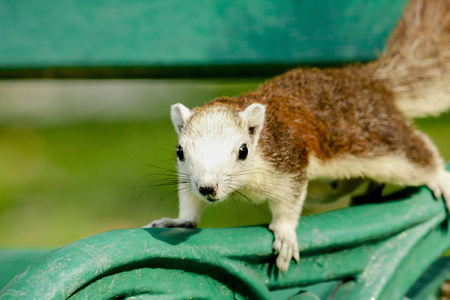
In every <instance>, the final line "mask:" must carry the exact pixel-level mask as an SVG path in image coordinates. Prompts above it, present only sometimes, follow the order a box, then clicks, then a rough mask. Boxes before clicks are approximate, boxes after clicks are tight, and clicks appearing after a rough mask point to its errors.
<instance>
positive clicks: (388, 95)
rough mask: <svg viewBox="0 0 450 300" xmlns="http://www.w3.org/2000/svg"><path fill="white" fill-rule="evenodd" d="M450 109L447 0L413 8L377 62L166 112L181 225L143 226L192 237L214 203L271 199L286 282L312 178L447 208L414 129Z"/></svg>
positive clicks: (431, 158)
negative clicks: (397, 191) (367, 183)
mask: <svg viewBox="0 0 450 300" xmlns="http://www.w3.org/2000/svg"><path fill="white" fill-rule="evenodd" d="M449 107H450V0H413V1H412V2H411V3H410V4H409V6H408V7H407V9H406V10H405V12H404V15H403V17H402V19H401V20H400V21H399V23H398V25H397V27H396V29H395V30H394V32H393V34H392V35H391V37H390V39H389V41H388V44H387V47H386V49H385V51H384V52H383V53H381V54H380V56H379V57H378V59H377V60H376V61H372V62H369V63H366V64H361V63H359V64H353V65H347V66H343V67H340V68H321V69H319V68H314V67H308V68H297V69H293V70H290V71H288V72H286V73H284V74H282V75H279V76H277V77H274V78H272V79H270V80H267V81H266V82H264V83H263V84H262V85H260V86H259V87H258V88H257V89H256V90H255V91H252V92H248V93H244V94H242V95H240V96H237V97H233V98H231V97H220V98H217V99H213V100H211V101H210V102H207V103H206V104H204V105H202V106H200V107H196V108H194V109H192V110H190V109H188V108H187V107H185V106H184V105H182V104H180V103H178V104H175V105H173V106H172V107H171V119H172V122H173V125H174V127H175V130H176V132H177V134H178V138H179V144H178V147H177V149H176V154H177V169H178V192H179V208H180V212H179V217H178V218H176V219H169V218H163V219H161V220H156V221H153V222H152V223H150V224H148V225H147V226H145V227H190V228H195V227H196V226H197V224H198V223H199V220H200V217H201V214H202V212H203V210H204V208H205V207H206V206H207V205H208V204H209V203H213V202H219V201H225V200H226V199H227V197H228V196H230V195H240V196H241V197H243V198H245V199H247V200H249V201H251V202H253V203H261V202H262V201H265V200H267V201H268V202H269V208H270V210H271V213H272V220H271V223H270V225H269V229H270V230H271V231H272V232H273V234H274V242H273V250H274V252H275V254H277V258H276V265H277V267H278V269H279V270H281V271H282V272H283V273H285V272H286V271H287V270H288V267H289V264H290V263H291V260H292V259H294V260H295V261H296V262H298V261H299V249H298V242H297V236H296V227H297V225H298V220H299V218H300V214H301V211H302V207H303V204H304V201H305V196H306V193H307V187H308V181H309V180H341V179H344V180H345V179H354V178H367V179H370V180H372V181H375V182H377V183H393V184H396V185H401V186H420V185H426V186H428V188H429V189H430V190H431V191H432V193H433V195H434V197H435V198H440V197H441V196H443V197H444V199H445V202H446V205H447V207H448V208H450V173H448V172H446V171H445V167H444V161H443V159H442V158H441V157H440V155H439V153H438V151H437V149H436V147H435V146H434V145H433V143H432V142H431V141H430V139H429V138H428V137H427V136H426V135H425V134H424V133H422V132H420V131H418V130H417V129H415V128H414V126H413V125H412V121H411V118H413V117H423V116H430V115H437V114H439V113H441V112H444V111H445V110H447V109H448V108H449Z"/></svg>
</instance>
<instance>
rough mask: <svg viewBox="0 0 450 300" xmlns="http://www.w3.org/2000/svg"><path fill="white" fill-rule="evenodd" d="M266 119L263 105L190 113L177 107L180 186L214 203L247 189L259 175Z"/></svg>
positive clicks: (174, 112)
mask: <svg viewBox="0 0 450 300" xmlns="http://www.w3.org/2000/svg"><path fill="white" fill-rule="evenodd" d="M264 116H265V106H264V105H262V104H259V103H255V104H252V105H250V106H248V107H247V108H246V109H245V110H244V111H235V110H232V109H230V108H228V107H227V106H224V105H213V106H208V107H205V108H201V109H194V110H192V111H190V110H189V109H188V108H186V107H185V106H184V105H182V104H175V105H173V106H172V111H171V117H172V122H173V124H174V126H175V129H176V131H177V133H178V138H179V145H178V147H177V150H176V153H177V160H178V163H177V166H178V172H179V173H178V176H179V182H180V184H182V185H185V186H184V188H185V189H189V190H190V191H192V192H193V193H194V194H195V195H197V196H198V197H199V198H201V199H204V200H206V201H209V202H216V201H220V200H223V199H225V198H226V197H227V196H228V195H229V194H230V193H233V192H236V191H238V190H239V189H240V188H241V187H245V185H246V182H247V181H248V180H250V179H251V176H252V174H251V173H253V172H255V170H254V168H255V159H256V158H257V157H256V156H257V155H258V150H257V143H258V138H259V135H260V133H261V130H262V127H263V125H264ZM252 171H253V172H252Z"/></svg>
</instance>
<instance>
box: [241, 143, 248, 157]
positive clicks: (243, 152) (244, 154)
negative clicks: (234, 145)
mask: <svg viewBox="0 0 450 300" xmlns="http://www.w3.org/2000/svg"><path fill="white" fill-rule="evenodd" d="M247 155H248V148H247V144H243V145H242V146H241V147H240V148H239V159H240V160H244V159H246V158H247Z"/></svg>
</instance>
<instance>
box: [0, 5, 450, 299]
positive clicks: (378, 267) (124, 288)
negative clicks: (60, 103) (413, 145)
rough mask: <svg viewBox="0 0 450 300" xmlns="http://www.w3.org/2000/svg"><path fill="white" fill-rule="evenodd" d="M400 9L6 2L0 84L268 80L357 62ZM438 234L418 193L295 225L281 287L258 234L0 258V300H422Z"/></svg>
mask: <svg viewBox="0 0 450 300" xmlns="http://www.w3.org/2000/svg"><path fill="white" fill-rule="evenodd" d="M406 2H407V1H406V0H405V1H389V0H382V1H376V2H375V1H362V0H343V1H334V2H331V1H327V2H324V3H322V2H320V1H315V2H313V1H287V2H274V1H268V0H264V1H245V2H243V1H225V0H223V1H218V0H215V1H207V0H199V1H195V2H190V3H189V4H187V2H186V3H184V2H179V1H174V0H166V1H147V2H146V1H138V0H131V1H124V0H118V1H114V2H110V1H104V0H103V1H94V2H89V3H87V2H86V3H83V4H81V3H79V2H76V1H43V0H32V1H27V2H26V3H25V2H20V1H7V0H5V1H1V2H0V36H2V43H0V78H9V79H11V78H49V77H50V78H185V77H189V78H193V77H211V76H214V77H220V76H235V77H243V76H272V75H275V74H278V73H280V72H282V71H284V70H287V69H289V68H291V67H293V66H296V65H298V64H309V65H333V64H341V63H347V62H354V61H369V60H372V59H374V58H375V57H376V54H377V53H378V52H380V51H381V50H382V48H383V45H384V42H385V40H386V38H387V36H388V35H389V32H391V30H392V28H393V27H394V26H395V23H396V22H397V20H398V19H399V17H400V15H401V12H402V8H403V5H404V4H405V3H406ZM386 7H389V9H386ZM381 200H383V202H382V203H381ZM400 212H401V213H400ZM449 225H450V224H449V219H448V214H447V212H446V209H445V206H444V204H443V201H442V200H439V201H436V200H434V199H433V198H432V196H431V193H430V192H429V191H428V190H427V189H426V188H420V189H416V188H410V189H406V190H404V191H402V192H400V193H397V194H395V195H393V196H390V197H389V199H380V203H369V204H364V205H359V206H355V207H351V208H346V209H343V210H338V211H332V212H328V213H324V214H320V215H318V216H307V217H304V218H302V219H301V224H300V226H299V229H298V237H299V245H300V249H301V260H300V263H299V264H294V263H292V265H291V266H290V269H289V272H288V273H287V274H286V275H282V274H279V273H278V272H277V270H276V269H275V267H274V256H273V253H272V249H271V245H272V240H273V236H272V234H271V233H270V231H269V230H268V229H267V228H266V227H264V226H255V227H240V228H224V229H195V230H190V229H130V230H120V231H112V232H106V233H102V234H99V235H96V236H93V237H89V238H86V239H82V240H80V241H77V242H75V243H72V244H70V245H67V246H65V247H62V248H60V249H57V250H55V251H53V252H50V253H47V254H45V255H44V256H42V257H41V258H39V259H38V257H40V256H41V254H44V252H46V251H31V252H30V251H22V250H17V251H6V252H5V251H3V252H1V253H0V262H1V265H2V266H3V268H0V276H2V278H7V279H8V281H9V279H10V278H12V277H13V276H14V275H16V274H18V275H17V276H16V277H15V278H14V279H13V280H12V281H11V282H10V283H9V284H8V285H6V287H4V288H3V290H2V291H1V292H0V299H68V298H70V299H85V298H89V299H128V298H129V299H150V298H152V299H153V298H155V299H189V298H193V299H212V298H215V299H227V298H230V299H245V298H250V299H288V298H290V297H291V299H318V298H320V299H402V298H403V296H404V295H405V294H407V295H408V297H409V298H412V299H430V298H429V297H433V296H435V295H436V291H437V288H438V286H439V285H440V284H441V283H442V282H443V281H444V280H445V279H446V276H447V274H448V272H449V271H450V265H449V263H448V260H443V261H440V262H439V263H438V264H437V265H432V263H433V262H434V261H436V259H438V258H439V257H440V256H441V255H442V253H443V252H445V250H446V249H448V248H450V236H449V235H450V233H449V230H448V227H449ZM28 263H31V265H29V266H28V267H27V268H26V269H25V271H23V272H21V271H22V270H21V269H22V268H24V267H25V266H26V265H27V264H28ZM430 265H432V268H433V269H432V270H431V271H430V272H432V276H431V277H430V278H428V279H426V278H425V279H423V278H424V277H423V276H422V279H423V281H421V282H420V283H419V284H416V285H414V283H415V282H416V281H417V279H418V278H419V277H420V276H421V274H422V273H423V272H424V270H425V269H427V267H429V266H430ZM5 281H6V280H5ZM5 281H3V283H4V284H6V282H5ZM0 288H1V287H0ZM431 299H433V298H431Z"/></svg>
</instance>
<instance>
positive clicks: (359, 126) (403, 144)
mask: <svg viewBox="0 0 450 300" xmlns="http://www.w3.org/2000/svg"><path fill="white" fill-rule="evenodd" d="M392 97H393V96H392V93H391V92H390V91H389V90H388V89H387V88H386V87H385V86H384V85H383V84H382V83H381V82H378V81H376V80H373V79H371V78H370V74H369V75H368V74H367V73H366V70H362V68H361V67H360V66H353V67H346V68H342V69H337V68H336V69H317V68H308V69H295V70H292V71H289V72H287V73H285V74H283V75H280V76H278V77H275V78H273V79H271V80H268V81H267V82H265V83H264V84H263V85H261V86H260V87H259V88H258V89H257V90H256V91H254V92H251V93H247V94H243V95H241V96H239V97H236V98H219V99H215V100H213V101H211V102H209V103H207V104H206V105H226V106H230V107H231V108H234V109H238V110H243V109H244V108H245V107H247V106H248V105H249V104H251V103H254V102H258V103H262V104H265V105H266V106H267V114H266V122H265V125H264V126H265V127H264V129H263V131H262V133H261V137H260V146H261V148H262V150H263V152H264V154H265V157H266V159H267V160H268V161H271V162H272V163H274V164H275V166H276V167H277V169H279V170H280V171H282V172H295V173H297V172H299V171H300V170H302V169H304V168H305V167H306V166H307V163H308V156H309V154H314V155H315V156H317V157H318V158H319V159H321V160H327V159H331V158H336V157H339V156H345V155H354V156H359V157H376V156H382V155H388V154H399V155H401V156H407V157H408V158H409V159H410V160H412V161H414V162H416V163H417V164H420V165H428V164H431V163H432V162H431V156H432V155H430V152H429V150H428V149H427V147H426V146H425V145H424V143H423V141H422V139H421V138H420V137H418V136H417V135H416V134H415V133H414V129H413V128H412V127H411V125H409V124H408V122H407V121H405V118H404V116H403V115H402V114H401V112H400V111H398V109H397V108H396V106H395V104H394V102H393V101H392Z"/></svg>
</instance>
